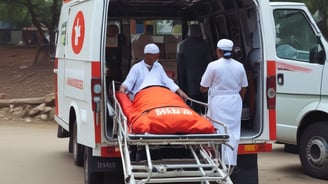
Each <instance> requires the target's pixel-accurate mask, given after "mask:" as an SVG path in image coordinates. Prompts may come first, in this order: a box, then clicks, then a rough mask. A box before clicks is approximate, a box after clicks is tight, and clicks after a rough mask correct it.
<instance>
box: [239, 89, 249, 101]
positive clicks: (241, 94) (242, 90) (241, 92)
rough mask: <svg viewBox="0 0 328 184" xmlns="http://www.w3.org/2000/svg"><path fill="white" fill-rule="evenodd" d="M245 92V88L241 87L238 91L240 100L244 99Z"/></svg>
mask: <svg viewBox="0 0 328 184" xmlns="http://www.w3.org/2000/svg"><path fill="white" fill-rule="evenodd" d="M246 92H247V87H242V88H241V89H240V91H239V94H240V96H241V98H244V97H245V95H246Z"/></svg>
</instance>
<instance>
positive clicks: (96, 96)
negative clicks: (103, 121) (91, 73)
mask: <svg viewBox="0 0 328 184" xmlns="http://www.w3.org/2000/svg"><path fill="white" fill-rule="evenodd" d="M91 90H92V91H91V94H92V110H93V111H94V112H99V111H100V98H101V91H102V87H101V80H100V78H92V79H91Z"/></svg>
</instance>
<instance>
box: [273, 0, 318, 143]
mask: <svg viewBox="0 0 328 184" xmlns="http://www.w3.org/2000/svg"><path fill="white" fill-rule="evenodd" d="M271 7H272V11H273V18H274V25H275V33H276V38H275V42H276V50H275V52H276V62H277V63H276V70H277V80H276V81H277V98H276V99H277V103H276V104H277V137H278V138H279V139H280V140H295V141H296V132H297V128H298V123H299V122H300V119H301V118H302V116H303V115H304V112H306V111H307V110H306V109H309V108H310V109H314V108H315V107H316V106H317V105H318V102H319V100H320V91H321V77H322V72H323V68H324V65H323V64H322V60H320V59H317V57H316V55H318V53H320V52H322V44H321V43H320V40H319V39H318V35H319V31H318V29H316V27H315V26H313V25H315V22H314V21H313V19H311V17H310V16H308V15H309V13H308V11H307V9H306V8H305V7H304V6H300V7H297V8H295V7H294V6H293V7H292V6H287V5H286V6H282V5H277V6H271Z"/></svg>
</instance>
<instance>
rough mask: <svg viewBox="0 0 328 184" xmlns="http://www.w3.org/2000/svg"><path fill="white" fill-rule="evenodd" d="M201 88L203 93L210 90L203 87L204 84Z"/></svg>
mask: <svg viewBox="0 0 328 184" xmlns="http://www.w3.org/2000/svg"><path fill="white" fill-rule="evenodd" d="M199 90H200V92H201V93H207V92H208V88H207V87H203V86H200V88H199Z"/></svg>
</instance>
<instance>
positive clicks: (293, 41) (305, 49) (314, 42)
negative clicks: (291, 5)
mask: <svg viewBox="0 0 328 184" xmlns="http://www.w3.org/2000/svg"><path fill="white" fill-rule="evenodd" d="M274 20H275V28H276V54H277V56H278V57H279V58H283V59H291V60H297V61H302V62H310V50H311V49H312V50H313V48H316V49H317V48H319V47H320V43H319V39H318V38H317V36H316V35H315V33H314V31H313V30H312V28H311V26H310V24H309V22H308V20H307V19H306V17H305V16H304V13H303V12H302V11H299V10H275V11H274Z"/></svg>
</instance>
